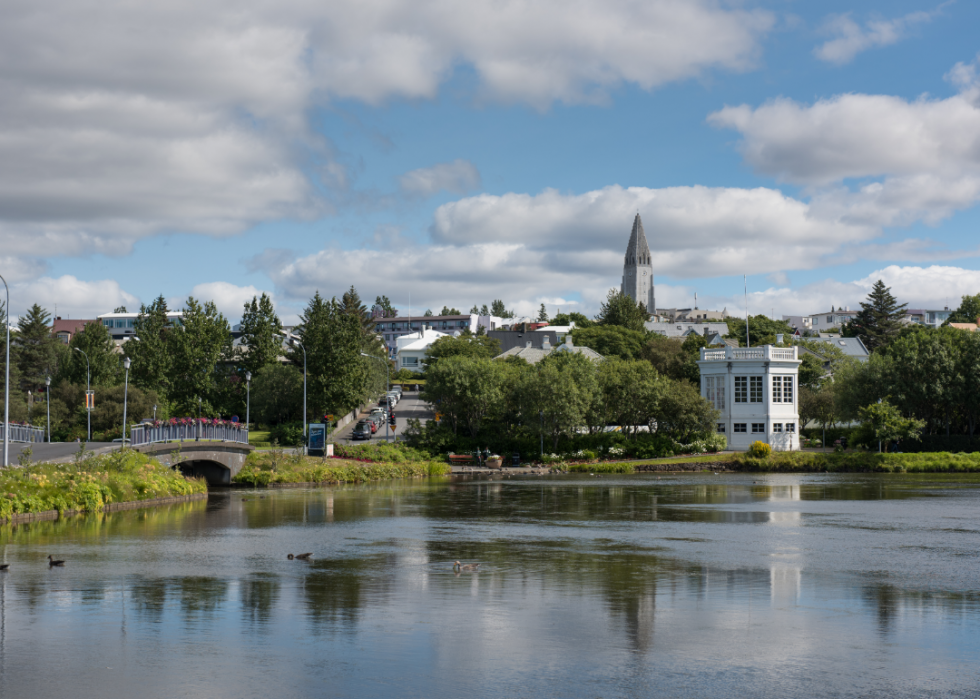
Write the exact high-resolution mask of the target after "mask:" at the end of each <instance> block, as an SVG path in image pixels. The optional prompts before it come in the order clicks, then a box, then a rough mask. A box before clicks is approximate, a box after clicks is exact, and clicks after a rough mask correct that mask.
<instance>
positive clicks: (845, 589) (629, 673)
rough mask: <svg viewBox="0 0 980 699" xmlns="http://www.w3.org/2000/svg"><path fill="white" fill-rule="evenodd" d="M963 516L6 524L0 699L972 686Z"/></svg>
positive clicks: (338, 514) (278, 507) (383, 512)
mask: <svg viewBox="0 0 980 699" xmlns="http://www.w3.org/2000/svg"><path fill="white" fill-rule="evenodd" d="M978 515H980V478H976V477H960V478H957V477H946V476H922V477H916V476H908V475H906V476H833V475H817V476H751V475H748V476H744V475H717V476H715V475H711V474H705V475H688V476H678V477H667V476H661V477H659V478H658V477H657V476H655V475H650V476H621V477H620V476H606V477H602V478H595V477H588V476H577V477H570V476H560V477H537V478H534V477H527V478H510V479H504V480H499V479H495V480H493V481H487V480H451V481H450V480H444V481H437V482H421V481H412V482H407V483H396V484H385V485H378V486H359V487H344V488H335V489H311V490H283V491H256V492H253V491H231V492H226V493H219V494H213V495H212V496H211V497H210V499H209V500H208V501H207V502H206V503H205V502H198V503H188V504H183V505H177V506H171V507H166V508H155V509H149V510H143V511H127V512H119V513H113V514H110V515H106V516H90V517H84V518H74V519H70V520H63V521H56V522H39V523H33V524H29V525H20V526H17V527H10V526H6V527H0V545H2V552H3V557H4V562H8V563H10V564H11V570H10V572H8V573H5V574H0V697H50V696H73V697H167V698H172V697H269V696H274V697H322V696H329V697H391V696H397V697H458V696H475V697H541V696H561V697H646V696H654V695H656V696H666V697H730V696H739V697H804V696H805V697H813V696H841V697H852V696H853V697H867V696H889V697H905V696H907V697H922V696H942V697H951V696H980V669H978V668H980V662H978V661H980V567H978V562H980V554H978V550H980V520H978ZM305 551H312V552H314V553H315V555H316V559H315V560H314V561H313V562H311V563H305V562H300V561H288V560H287V559H286V554H287V553H301V552H305ZM49 553H51V554H54V555H55V556H56V557H62V558H65V559H67V561H68V563H67V566H66V567H65V568H63V569H58V568H53V569H49V568H48V566H47V565H46V558H47V556H48V554H49ZM456 559H460V560H462V561H463V562H464V563H466V562H479V563H480V564H481V565H480V572H479V573H477V574H473V573H462V574H454V572H453V570H452V562H453V561H454V560H456Z"/></svg>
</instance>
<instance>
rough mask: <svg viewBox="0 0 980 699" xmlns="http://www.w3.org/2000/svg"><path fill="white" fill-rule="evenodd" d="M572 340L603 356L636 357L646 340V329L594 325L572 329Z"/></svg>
mask: <svg viewBox="0 0 980 699" xmlns="http://www.w3.org/2000/svg"><path fill="white" fill-rule="evenodd" d="M571 334H572V342H574V343H575V344H576V345H578V346H579V347H589V348H591V349H594V350H595V351H596V352H598V353H599V354H601V355H602V356H603V357H607V358H608V357H618V358H620V359H637V358H638V357H639V356H640V353H641V351H642V350H643V347H644V345H645V343H646V341H647V333H646V331H640V330H629V329H627V328H624V327H622V326H621V325H595V326H593V327H589V328H578V327H576V328H575V329H574V330H572V333H571Z"/></svg>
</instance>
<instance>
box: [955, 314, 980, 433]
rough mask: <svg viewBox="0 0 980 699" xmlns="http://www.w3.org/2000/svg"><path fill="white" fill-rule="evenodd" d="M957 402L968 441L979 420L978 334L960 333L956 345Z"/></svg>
mask: <svg viewBox="0 0 980 699" xmlns="http://www.w3.org/2000/svg"><path fill="white" fill-rule="evenodd" d="M957 345H958V346H957V350H958V352H957V355H956V375H957V376H958V377H959V382H958V384H957V386H956V391H957V394H958V395H957V402H958V403H959V405H960V409H961V410H962V413H963V419H964V420H965V421H966V427H967V434H969V436H970V439H973V435H974V433H975V432H976V427H977V420H978V419H980V333H961V334H960V336H959V338H958V343H957Z"/></svg>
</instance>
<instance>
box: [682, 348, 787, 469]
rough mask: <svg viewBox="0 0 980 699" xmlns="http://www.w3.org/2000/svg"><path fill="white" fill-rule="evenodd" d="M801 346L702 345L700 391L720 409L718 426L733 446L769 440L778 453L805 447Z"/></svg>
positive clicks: (741, 448)
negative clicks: (802, 440) (802, 443)
mask: <svg viewBox="0 0 980 699" xmlns="http://www.w3.org/2000/svg"><path fill="white" fill-rule="evenodd" d="M797 349H798V348H796V347H788V348H781V347H773V346H772V345H765V346H764V347H726V348H725V349H702V350H701V359H700V360H699V361H698V367H699V368H700V370H701V395H702V396H704V397H705V398H707V399H708V400H709V401H711V402H712V403H713V404H714V406H715V408H717V409H718V410H719V411H720V412H721V416H720V417H719V418H718V420H719V422H718V424H717V426H716V429H717V432H718V433H719V434H724V435H725V439H726V440H727V441H728V448H729V449H735V450H738V451H744V450H746V449H748V448H749V445H751V444H752V442H756V441H759V442H766V443H767V444H769V446H771V447H772V448H773V450H774V451H795V450H797V449H799V448H800V435H799V430H800V424H799V423H800V414H799V409H798V400H799V368H800V364H801V362H800V360H799V358H798V356H797Z"/></svg>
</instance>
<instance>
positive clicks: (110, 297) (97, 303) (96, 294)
mask: <svg viewBox="0 0 980 699" xmlns="http://www.w3.org/2000/svg"><path fill="white" fill-rule="evenodd" d="M35 303H36V304H38V305H39V306H41V307H42V308H44V309H46V310H47V311H48V312H49V313H50V314H51V315H52V316H54V315H55V314H56V313H57V315H59V316H61V317H62V318H94V317H95V316H97V315H100V314H102V313H111V312H112V309H114V308H117V307H119V306H126V307H127V308H128V309H129V310H131V311H135V310H139V305H140V302H139V299H138V298H136V297H135V296H133V295H132V294H130V293H128V292H126V291H124V290H123V289H122V288H121V287H120V286H119V283H118V282H116V281H113V280H111V279H103V280H101V281H91V282H89V281H82V280H80V279H78V278H76V277H74V276H72V275H70V274H66V275H63V276H61V277H57V278H51V277H42V278H40V279H37V280H35V281H30V282H24V283H21V284H16V285H14V287H13V288H11V290H10V309H11V315H15V314H21V313H23V312H24V311H26V310H27V309H28V308H30V307H31V305H32V304H35Z"/></svg>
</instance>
